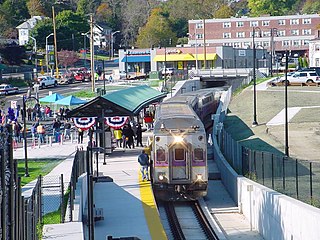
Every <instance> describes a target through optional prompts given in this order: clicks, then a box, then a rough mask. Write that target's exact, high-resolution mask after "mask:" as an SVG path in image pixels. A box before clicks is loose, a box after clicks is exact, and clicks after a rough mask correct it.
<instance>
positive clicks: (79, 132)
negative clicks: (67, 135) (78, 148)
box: [78, 128, 83, 144]
mask: <svg viewBox="0 0 320 240" xmlns="http://www.w3.org/2000/svg"><path fill="white" fill-rule="evenodd" d="M79 143H81V144H82V143H83V130H82V129H81V128H78V144H79Z"/></svg>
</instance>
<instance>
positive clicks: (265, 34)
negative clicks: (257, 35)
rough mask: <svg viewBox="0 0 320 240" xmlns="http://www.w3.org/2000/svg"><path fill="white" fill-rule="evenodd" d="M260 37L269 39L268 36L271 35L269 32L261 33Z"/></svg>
mask: <svg viewBox="0 0 320 240" xmlns="http://www.w3.org/2000/svg"><path fill="white" fill-rule="evenodd" d="M262 36H263V37H270V36H271V33H270V31H263V32H262Z"/></svg>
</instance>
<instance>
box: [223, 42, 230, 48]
mask: <svg viewBox="0 0 320 240" xmlns="http://www.w3.org/2000/svg"><path fill="white" fill-rule="evenodd" d="M223 46H231V47H232V43H230V42H225V43H223Z"/></svg>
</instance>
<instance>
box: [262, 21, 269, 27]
mask: <svg viewBox="0 0 320 240" xmlns="http://www.w3.org/2000/svg"><path fill="white" fill-rule="evenodd" d="M269 25H270V21H262V26H269Z"/></svg>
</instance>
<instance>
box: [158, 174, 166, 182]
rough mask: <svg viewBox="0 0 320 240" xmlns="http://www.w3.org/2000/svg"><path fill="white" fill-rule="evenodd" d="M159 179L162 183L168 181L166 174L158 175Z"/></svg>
mask: <svg viewBox="0 0 320 240" xmlns="http://www.w3.org/2000/svg"><path fill="white" fill-rule="evenodd" d="M158 179H159V181H161V182H163V181H165V180H166V174H165V173H164V172H160V173H158Z"/></svg>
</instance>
